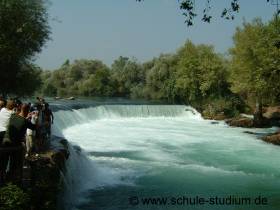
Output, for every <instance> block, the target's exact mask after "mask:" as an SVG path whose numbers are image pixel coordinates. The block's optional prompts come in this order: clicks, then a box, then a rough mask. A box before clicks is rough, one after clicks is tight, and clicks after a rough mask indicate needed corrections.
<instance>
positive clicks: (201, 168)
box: [53, 105, 280, 210]
mask: <svg viewBox="0 0 280 210" xmlns="http://www.w3.org/2000/svg"><path fill="white" fill-rule="evenodd" d="M55 120H56V122H55V126H54V131H53V132H54V133H55V134H56V135H63V136H65V137H66V138H67V139H68V140H69V141H70V142H71V143H72V144H73V145H77V146H79V147H80V148H81V149H82V150H80V149H77V148H75V147H74V148H71V149H72V150H73V151H71V155H70V160H69V161H68V163H67V164H68V165H67V167H68V173H67V177H65V180H66V181H65V182H66V189H65V205H66V206H67V209H70V208H72V209H81V210H95V209H100V210H101V209H102V210H109V209H110V210H115V209H121V210H125V209H207V210H208V209H223V210H225V209H236V210H237V209H242V210H243V209H244V210H247V209H248V210H250V209H265V210H270V209H271V210H274V209H275V210H277V209H280V168H279V160H280V152H279V147H276V146H273V145H270V144H266V143H264V142H262V141H260V140H258V139H257V135H252V134H247V133H244V131H246V129H241V128H231V127H228V126H227V125H225V124H224V123H222V122H220V123H215V124H213V123H212V122H211V121H207V120H203V119H202V118H201V116H200V114H199V113H197V112H196V111H195V110H194V109H192V108H191V107H187V106H175V105H174V106H173V105H98V106H94V107H91V108H90V107H88V108H83V109H78V110H60V111H57V112H55ZM272 130H273V129H254V130H251V131H254V132H256V133H257V134H258V135H262V134H264V133H266V132H271V131H272ZM229 196H231V197H229ZM260 197H261V198H260ZM245 198H246V199H247V200H246V202H243V203H242V202H241V203H240V199H241V201H242V199H243V201H244V200H245ZM188 199H190V200H188ZM199 199H204V203H199V202H198V200H199ZM223 199H228V200H227V201H225V200H223ZM248 199H249V200H248ZM260 200H261V201H262V203H261V204H262V205H259V204H260V202H259V201H260ZM189 201H190V202H189ZM223 201H224V203H223ZM229 201H231V203H226V202H229ZM238 201H239V203H238ZM147 202H148V203H147ZM195 202H196V203H195Z"/></svg>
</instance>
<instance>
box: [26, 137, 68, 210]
mask: <svg viewBox="0 0 280 210" xmlns="http://www.w3.org/2000/svg"><path fill="white" fill-rule="evenodd" d="M57 142H58V144H57V146H54V147H53V148H50V149H49V150H48V151H45V152H43V153H40V154H39V156H35V155H33V156H31V157H30V158H29V159H28V162H29V165H30V168H31V199H32V202H31V203H32V207H33V209H45V210H52V209H56V206H57V203H58V202H59V197H58V195H59V193H60V192H61V189H62V187H63V177H62V174H63V173H67V172H66V169H65V163H66V160H67V159H68V157H69V150H68V142H67V141H66V140H63V139H57Z"/></svg>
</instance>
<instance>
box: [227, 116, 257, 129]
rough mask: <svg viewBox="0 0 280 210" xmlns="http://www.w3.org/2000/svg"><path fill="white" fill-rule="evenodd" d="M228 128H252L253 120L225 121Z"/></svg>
mask: <svg viewBox="0 0 280 210" xmlns="http://www.w3.org/2000/svg"><path fill="white" fill-rule="evenodd" d="M226 123H227V124H228V125H229V126H233V127H244V128H252V127H253V126H254V123H253V120H252V119H250V118H246V117H238V118H232V119H228V120H226Z"/></svg>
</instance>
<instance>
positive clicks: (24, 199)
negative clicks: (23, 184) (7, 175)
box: [0, 184, 30, 210]
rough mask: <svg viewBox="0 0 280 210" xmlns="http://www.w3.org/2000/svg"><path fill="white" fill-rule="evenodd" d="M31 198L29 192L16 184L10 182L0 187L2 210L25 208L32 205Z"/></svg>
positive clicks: (0, 206) (22, 209) (21, 209)
mask: <svg viewBox="0 0 280 210" xmlns="http://www.w3.org/2000/svg"><path fill="white" fill-rule="evenodd" d="M29 202H30V198H29V196H28V194H27V193H25V192H23V190H22V189H20V188H19V187H17V186H16V185H12V184H8V185H6V186H4V187H2V188H0V209H1V210H15V209H17V210H25V209H28V207H30V206H29V205H30V203H29Z"/></svg>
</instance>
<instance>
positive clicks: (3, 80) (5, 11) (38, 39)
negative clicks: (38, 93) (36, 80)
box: [0, 0, 50, 94]
mask: <svg viewBox="0 0 280 210" xmlns="http://www.w3.org/2000/svg"><path fill="white" fill-rule="evenodd" d="M49 35H50V27H49V25H48V13H47V5H46V1H45V0H0V74H1V77H0V84H1V85H0V92H2V93H4V94H7V93H17V90H19V89H21V90H24V88H25V86H22V87H20V85H21V84H20V83H18V81H19V80H22V79H24V78H22V77H21V76H24V72H26V68H28V67H31V66H30V65H29V64H30V61H31V60H32V58H33V57H34V55H35V54H36V53H39V52H40V51H41V49H42V47H43V46H44V44H45V43H46V41H47V40H48V39H49ZM31 69H33V70H31ZM31 69H30V70H29V73H31V72H33V73H34V68H33V67H32V68H31ZM35 75H36V74H34V76H35ZM11 84H13V85H11ZM19 87H20V88H19ZM33 88H35V87H33ZM28 92H29V91H28Z"/></svg>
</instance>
